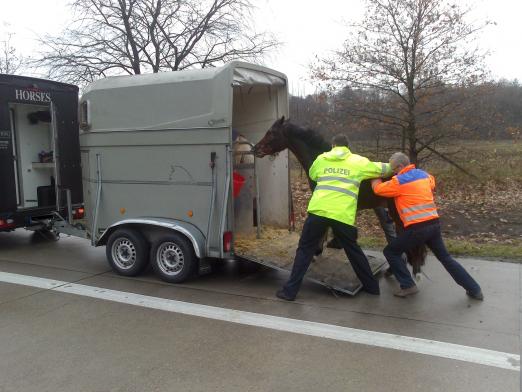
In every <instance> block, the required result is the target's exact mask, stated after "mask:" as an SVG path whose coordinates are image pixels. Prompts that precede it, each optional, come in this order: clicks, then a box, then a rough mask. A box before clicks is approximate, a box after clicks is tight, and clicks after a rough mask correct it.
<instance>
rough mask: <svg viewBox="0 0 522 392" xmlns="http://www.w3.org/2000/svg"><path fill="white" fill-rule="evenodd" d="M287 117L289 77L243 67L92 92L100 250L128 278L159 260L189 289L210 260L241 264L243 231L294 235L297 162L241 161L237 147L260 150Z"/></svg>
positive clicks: (89, 110)
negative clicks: (293, 166)
mask: <svg viewBox="0 0 522 392" xmlns="http://www.w3.org/2000/svg"><path fill="white" fill-rule="evenodd" d="M282 115H285V116H287V115H288V88H287V79H286V76H285V75H283V74H282V73H279V72H277V71H274V70H271V69H268V68H264V67H261V66H257V65H253V64H247V63H243V62H231V63H229V64H227V65H225V66H223V67H219V68H208V69H200V70H188V71H181V72H168V73H158V74H148V75H137V76H121V77H111V78H107V79H103V80H99V81H97V82H94V83H93V84H91V85H90V86H89V87H88V88H87V90H86V91H85V93H84V94H83V96H82V97H81V100H80V128H81V132H80V150H81V163H82V178H83V186H84V188H83V189H84V202H85V210H86V214H87V215H86V216H87V222H86V223H87V224H86V226H87V227H88V229H87V230H88V233H87V236H88V237H89V238H90V239H91V241H92V244H93V245H95V246H99V245H106V249H107V258H108V260H109V263H110V264H111V266H112V267H113V268H114V269H115V270H116V271H117V272H119V273H120V274H123V275H129V276H132V275H136V274H138V273H140V272H141V271H142V270H143V269H144V268H145V267H146V266H147V264H148V263H149V261H150V262H151V263H152V265H153V267H154V269H155V270H156V271H157V272H158V273H159V275H160V276H161V277H162V278H163V279H164V280H166V281H169V282H181V281H184V280H185V279H187V278H188V277H189V276H191V275H192V274H193V273H194V272H195V271H196V270H197V268H198V266H200V267H201V266H202V265H203V264H204V263H205V262H206V261H207V260H209V259H212V258H219V259H228V258H233V257H234V237H235V236H236V235H237V234H238V232H240V231H241V232H242V233H245V234H246V235H249V234H254V235H255V234H256V233H258V234H259V228H260V226H261V224H266V225H270V227H277V228H288V224H289V216H290V207H289V206H290V199H289V172H288V154H287V153H286V152H285V153H282V154H279V155H278V156H277V157H274V158H273V159H263V160H256V159H255V157H254V156H253V154H252V153H251V152H250V147H248V148H247V149H244V148H243V149H237V148H236V150H243V151H242V152H237V151H236V154H235V151H234V150H235V149H234V140H233V138H234V137H235V135H239V134H240V135H242V138H241V139H242V140H245V139H246V140H248V142H243V143H256V142H257V141H259V140H260V139H261V138H262V137H263V135H264V134H265V132H266V130H267V129H268V128H269V127H270V125H271V124H272V123H273V122H274V121H275V120H276V119H277V118H279V117H281V116H282ZM236 147H237V146H236ZM237 154H242V155H248V158H249V159H239V160H238V159H236V156H235V155H237ZM240 182H241V183H240ZM261 190H263V193H262V194H261V192H260V191H261Z"/></svg>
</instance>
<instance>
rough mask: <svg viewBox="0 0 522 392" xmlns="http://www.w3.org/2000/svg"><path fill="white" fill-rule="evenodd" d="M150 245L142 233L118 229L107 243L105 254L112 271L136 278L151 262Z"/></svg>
mask: <svg viewBox="0 0 522 392" xmlns="http://www.w3.org/2000/svg"><path fill="white" fill-rule="evenodd" d="M148 250H149V249H148V243H147V241H146V240H145V238H144V237H143V235H141V233H140V232H138V231H136V230H132V229H118V230H116V231H115V232H114V233H112V234H111V235H110V237H109V239H108V241H107V246H106V248H105V252H106V254H107V259H108V260H109V264H110V265H111V267H112V269H113V270H115V271H116V272H117V273H119V274H120V275H125V276H136V275H138V274H139V273H140V272H142V271H143V270H144V268H145V267H146V266H147V264H148V262H149V255H148V253H149V252H148Z"/></svg>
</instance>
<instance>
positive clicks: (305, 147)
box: [288, 127, 330, 173]
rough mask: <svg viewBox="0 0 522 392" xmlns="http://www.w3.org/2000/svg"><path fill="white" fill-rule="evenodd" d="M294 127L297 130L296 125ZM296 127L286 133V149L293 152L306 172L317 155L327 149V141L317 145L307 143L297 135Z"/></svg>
mask: <svg viewBox="0 0 522 392" xmlns="http://www.w3.org/2000/svg"><path fill="white" fill-rule="evenodd" d="M296 129H297V130H299V128H297V127H296ZM296 129H292V130H291V131H290V132H289V133H288V134H289V137H288V149H289V150H290V151H292V152H293V153H294V155H295V157H296V158H297V160H298V161H299V163H300V164H301V166H302V167H303V169H304V170H306V172H307V173H308V170H310V167H311V166H312V163H314V161H315V159H316V158H317V156H318V155H320V154H322V153H323V152H326V151H329V149H330V147H329V145H328V144H327V143H324V144H323V145H318V146H312V145H310V144H307V143H306V142H305V141H303V140H302V138H301V137H299V136H300V135H299V132H296ZM292 131H293V132H292Z"/></svg>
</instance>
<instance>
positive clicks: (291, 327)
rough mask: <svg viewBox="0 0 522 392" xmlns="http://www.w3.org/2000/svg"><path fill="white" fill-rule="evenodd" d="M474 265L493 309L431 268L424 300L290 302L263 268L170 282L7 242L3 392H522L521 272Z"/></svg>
mask: <svg viewBox="0 0 522 392" xmlns="http://www.w3.org/2000/svg"><path fill="white" fill-rule="evenodd" d="M460 261H461V262H462V263H463V265H464V266H465V267H466V268H467V269H468V270H469V271H470V273H471V274H472V275H473V276H474V277H475V278H476V279H477V280H478V281H479V283H480V284H481V285H482V288H483V291H484V294H485V296H486V300H485V301H484V302H477V301H474V300H471V299H469V298H467V297H466V295H465V294H464V291H463V289H461V288H460V287H459V286H457V285H456V284H455V283H454V282H453V281H451V278H450V277H449V275H448V274H447V273H446V272H445V271H444V270H443V269H442V267H441V266H440V264H438V262H437V261H436V260H435V259H431V258H430V259H429V260H428V263H427V266H426V273H427V275H428V276H429V278H430V279H423V280H422V281H421V282H420V283H419V287H420V289H421V292H420V293H419V294H418V295H416V296H414V297H411V298H406V299H401V298H395V297H393V295H392V291H393V290H394V289H396V285H397V283H396V281H395V280H394V279H385V278H383V277H381V279H380V281H381V292H382V293H381V296H379V297H375V296H370V295H368V294H365V293H361V294H359V295H357V296H356V297H348V296H340V297H335V296H334V295H332V293H330V292H329V291H328V290H327V289H325V288H323V287H321V286H318V285H315V284H313V283H306V284H305V285H304V286H303V288H302V290H301V292H300V295H299V297H298V300H297V301H296V302H294V303H286V302H283V301H280V300H278V299H276V298H275V297H274V295H273V294H274V292H275V291H276V289H277V288H278V287H279V286H280V285H281V284H282V283H283V282H284V279H285V278H286V275H285V274H283V273H280V272H276V271H271V270H268V269H266V268H264V267H262V266H258V265H256V264H249V263H238V262H223V263H220V264H216V265H214V269H213V271H212V272H211V273H210V274H208V275H205V276H201V277H199V278H198V279H195V280H192V281H190V282H187V283H186V284H182V285H169V284H165V283H163V282H161V281H159V280H158V279H157V278H156V277H155V276H154V275H152V273H151V272H148V273H146V274H145V275H144V276H141V277H138V278H123V277H121V276H118V275H115V274H114V273H112V272H111V271H110V269H109V267H108V265H107V262H106V260H105V249H104V248H91V247H90V245H89V243H88V242H87V241H85V240H81V239H76V238H62V239H60V241H58V242H50V241H45V240H42V239H41V238H40V237H38V236H35V235H33V234H32V233H29V232H25V231H23V230H19V231H16V232H14V233H0V352H1V353H2V359H1V360H0V391H2V392H6V391H17V392H20V391H38V392H43V391H54V392H58V391H227V392H229V391H319V390H322V391H387V392H391V391H401V392H406V391H423V392H429V391H474V392H478V391H502V392H509V391H519V390H520V371H519V368H520V363H519V360H520V357H519V354H520V339H519V337H520V319H521V302H520V299H521V283H520V282H521V274H522V270H521V266H520V265H518V264H509V263H499V262H490V261H485V260H472V259H460ZM68 283H70V284H68ZM202 305H203V306H202ZM307 322H311V323H307ZM383 333H384V334H383ZM324 336H326V337H324ZM408 338H417V339H408ZM357 339H360V340H357ZM356 342H358V343H356ZM448 343H449V344H448ZM477 349H485V350H477ZM424 350H426V351H424ZM510 354H512V355H510ZM504 357H508V359H507V360H506V361H504ZM488 361H489V362H488ZM495 361H496V362H495ZM484 363H486V364H484Z"/></svg>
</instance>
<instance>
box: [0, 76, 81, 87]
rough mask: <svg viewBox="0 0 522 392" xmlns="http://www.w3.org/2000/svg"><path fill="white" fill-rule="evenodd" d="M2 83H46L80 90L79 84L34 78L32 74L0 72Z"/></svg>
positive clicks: (0, 81)
mask: <svg viewBox="0 0 522 392" xmlns="http://www.w3.org/2000/svg"><path fill="white" fill-rule="evenodd" d="M0 83H2V84H13V85H17V84H27V83H40V84H42V83H44V84H45V85H47V86H53V88H54V89H60V88H61V89H66V90H71V89H72V90H76V91H77V90H78V86H75V85H74V84H68V83H63V82H57V81H54V80H49V79H41V78H34V77H31V76H22V75H10V74H0Z"/></svg>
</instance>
